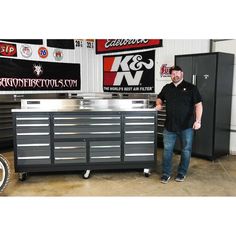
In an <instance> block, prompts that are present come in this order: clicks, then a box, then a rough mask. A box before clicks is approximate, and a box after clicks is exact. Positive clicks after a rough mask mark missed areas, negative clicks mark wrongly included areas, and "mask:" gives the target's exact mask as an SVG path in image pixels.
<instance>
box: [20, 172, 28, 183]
mask: <svg viewBox="0 0 236 236" xmlns="http://www.w3.org/2000/svg"><path fill="white" fill-rule="evenodd" d="M26 177H27V173H26V172H21V173H19V180H20V181H25V180H26Z"/></svg>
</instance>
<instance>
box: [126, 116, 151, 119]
mask: <svg viewBox="0 0 236 236" xmlns="http://www.w3.org/2000/svg"><path fill="white" fill-rule="evenodd" d="M125 119H154V116H126V117H125Z"/></svg>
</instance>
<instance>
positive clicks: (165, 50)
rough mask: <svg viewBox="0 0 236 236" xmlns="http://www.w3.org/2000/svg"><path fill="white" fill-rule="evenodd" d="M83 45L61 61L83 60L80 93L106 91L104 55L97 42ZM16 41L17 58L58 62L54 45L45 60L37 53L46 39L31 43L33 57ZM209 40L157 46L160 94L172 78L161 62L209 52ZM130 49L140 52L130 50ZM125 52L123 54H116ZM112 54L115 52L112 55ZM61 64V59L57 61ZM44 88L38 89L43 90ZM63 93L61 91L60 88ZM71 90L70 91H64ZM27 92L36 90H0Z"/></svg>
mask: <svg viewBox="0 0 236 236" xmlns="http://www.w3.org/2000/svg"><path fill="white" fill-rule="evenodd" d="M82 43H83V47H75V49H73V50H72V49H63V54H64V56H63V59H62V61H61V62H65V63H80V64H81V90H80V91H78V92H83V93H93V92H100V93H102V92H103V87H102V81H103V74H102V58H103V55H96V54H95V44H93V47H90V48H88V47H87V46H86V41H85V40H82ZM16 44H17V51H18V53H17V54H18V55H17V58H16V59H24V60H37V61H51V62H57V61H55V59H54V57H53V51H54V49H55V48H52V47H47V49H48V57H47V58H45V59H42V58H40V57H39V56H38V48H39V47H41V46H45V47H46V40H43V45H40V46H38V45H30V46H31V48H32V50H33V53H32V56H31V57H30V58H24V57H23V56H22V55H21V53H20V48H21V46H22V44H20V43H16ZM209 48H210V41H209V40H207V39H204V40H199V39H191V40H189V39H187V40H186V39H185V40H182V39H177V40H175V39H168V40H163V47H161V48H157V49H155V50H156V62H155V63H156V64H155V93H159V92H160V90H161V88H162V87H163V86H164V85H165V84H166V83H168V82H170V78H161V77H160V67H161V65H162V64H167V66H172V65H173V64H174V55H175V54H189V53H204V52H209ZM131 52H140V50H139V51H131ZM115 54H122V53H114V55H115ZM109 55H112V54H109ZM58 63H60V62H58ZM40 92H41V91H37V93H40ZM45 92H48V93H58V92H57V91H42V93H45ZM60 92H62V91H60ZM64 92H68V93H70V92H71V91H63V93H64ZM17 93H21V94H26V93H35V92H32V91H20V92H16V91H0V94H17Z"/></svg>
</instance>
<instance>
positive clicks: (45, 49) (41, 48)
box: [38, 47, 48, 58]
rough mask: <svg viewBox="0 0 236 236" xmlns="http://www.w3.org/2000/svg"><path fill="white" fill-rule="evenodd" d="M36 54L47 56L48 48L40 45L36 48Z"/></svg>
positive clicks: (42, 56)
mask: <svg viewBox="0 0 236 236" xmlns="http://www.w3.org/2000/svg"><path fill="white" fill-rule="evenodd" d="M38 54H39V56H40V57H41V58H46V57H47V56H48V50H47V48H45V47H40V48H39V50H38Z"/></svg>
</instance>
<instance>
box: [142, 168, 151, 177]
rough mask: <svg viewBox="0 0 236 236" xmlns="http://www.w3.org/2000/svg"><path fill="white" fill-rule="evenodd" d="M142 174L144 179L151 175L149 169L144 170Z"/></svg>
mask: <svg viewBox="0 0 236 236" xmlns="http://www.w3.org/2000/svg"><path fill="white" fill-rule="evenodd" d="M143 174H144V176H145V177H149V176H150V175H151V172H150V169H144V170H143Z"/></svg>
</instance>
